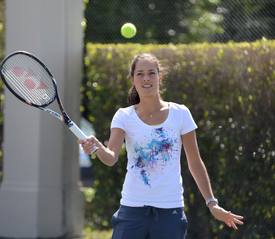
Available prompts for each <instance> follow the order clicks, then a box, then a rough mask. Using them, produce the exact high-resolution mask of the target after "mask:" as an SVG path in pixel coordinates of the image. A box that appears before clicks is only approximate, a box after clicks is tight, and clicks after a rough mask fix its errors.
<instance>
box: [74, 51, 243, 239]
mask: <svg viewBox="0 0 275 239" xmlns="http://www.w3.org/2000/svg"><path fill="white" fill-rule="evenodd" d="M163 73H165V72H164V70H163V68H162V67H161V65H160V63H159V61H158V60H157V59H156V57H154V56H153V55H151V54H148V53H144V54H140V55H138V56H135V58H134V60H133V61H132V64H131V67H130V79H131V82H132V88H131V90H130V92H129V95H128V100H129V103H130V105H131V106H130V107H127V108H122V109H119V110H118V111H117V112H116V114H115V116H114V118H113V120H112V124H111V135H110V140H109V143H108V147H105V146H103V145H102V144H101V143H100V142H99V141H98V140H97V139H96V138H95V137H93V136H91V137H89V138H87V139H86V140H79V141H78V143H79V144H82V146H83V149H84V151H85V152H86V153H90V152H92V151H93V149H94V147H95V146H97V147H98V150H97V151H96V154H97V156H98V158H99V159H100V160H101V161H102V162H103V163H104V164H106V165H109V166H112V165H114V164H115V163H116V162H117V160H118V156H119V152H120V150H121V147H122V144H123V142H124V139H125V143H126V150H127V157H128V162H127V174H126V177H125V181H124V184H123V189H122V198H121V201H120V203H121V206H120V208H119V210H118V211H117V212H116V213H115V214H114V215H113V218H112V224H113V226H114V231H113V236H112V238H113V239H129V238H131V239H135V238H136V239H146V238H150V239H154V238H155V239H161V238H163V239H171V238H173V239H182V238H185V235H186V230H187V219H186V216H185V214H184V211H183V207H184V201H183V188H182V178H181V172H180V153H181V147H182V145H183V147H184V150H185V154H186V157H187V161H188V168H189V170H190V172H191V174H192V176H193V177H194V179H195V181H196V183H197V185H198V188H199V190H200V191H201V193H202V195H203V197H204V199H205V201H206V204H207V206H208V207H209V209H210V212H211V213H212V214H213V215H214V216H215V217H216V218H217V219H218V220H221V221H223V222H225V223H226V224H227V226H229V227H233V228H234V229H237V227H236V224H240V225H242V224H243V222H241V221H240V220H241V219H243V217H242V216H238V215H235V214H232V213H231V212H228V211H226V210H224V209H223V208H221V207H220V206H219V205H218V201H217V199H215V198H214V195H213V192H212V189H211V185H210V180H209V177H208V174H207V170H206V168H205V166H204V163H203V161H202V159H201V157H200V154H199V150H198V145H197V140H196V135H195V129H196V128H197V126H196V124H195V122H194V120H193V118H192V115H191V113H190V111H189V110H188V109H187V108H186V107H185V106H184V105H179V104H176V103H173V102H165V101H163V100H162V99H161V97H160V93H159V86H160V84H161V81H162V74H163Z"/></svg>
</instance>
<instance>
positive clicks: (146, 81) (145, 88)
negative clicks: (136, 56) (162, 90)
mask: <svg viewBox="0 0 275 239" xmlns="http://www.w3.org/2000/svg"><path fill="white" fill-rule="evenodd" d="M131 81H132V83H133V85H135V87H136V90H137V92H138V94H139V96H140V97H142V96H152V95H155V94H159V83H160V81H161V75H159V73H158V69H157V67H156V64H155V63H154V62H153V61H151V60H149V59H144V60H140V61H138V62H137V63H136V68H135V71H134V77H131Z"/></svg>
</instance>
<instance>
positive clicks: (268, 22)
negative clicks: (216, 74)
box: [212, 0, 275, 42]
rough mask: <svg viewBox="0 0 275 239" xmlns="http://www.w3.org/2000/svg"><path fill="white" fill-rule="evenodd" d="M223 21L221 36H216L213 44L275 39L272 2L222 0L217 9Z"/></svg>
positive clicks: (273, 3)
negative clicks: (230, 41) (217, 42)
mask: <svg viewBox="0 0 275 239" xmlns="http://www.w3.org/2000/svg"><path fill="white" fill-rule="evenodd" d="M217 11H218V13H220V14H221V15H222V16H223V18H224V20H223V22H221V23H220V26H221V27H222V28H223V29H224V33H223V34H216V35H215V37H214V38H213V39H212V40H213V41H214V42H216V41H219V42H228V41H229V40H233V41H235V42H244V41H248V42H252V41H255V40H259V39H262V38H263V37H265V38H267V39H274V38H275V24H274V23H275V2H274V1H273V0H260V1H259V0H244V1H226V0H222V1H221V4H220V5H219V6H218V8H217Z"/></svg>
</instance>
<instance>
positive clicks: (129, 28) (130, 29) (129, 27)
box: [121, 22, 137, 38]
mask: <svg viewBox="0 0 275 239" xmlns="http://www.w3.org/2000/svg"><path fill="white" fill-rule="evenodd" d="M136 33H137V29H136V27H135V25H134V24H132V23H129V22H128V23H125V24H124V25H123V26H122V27H121V35H122V36H124V37H125V38H131V37H133V36H135V35H136Z"/></svg>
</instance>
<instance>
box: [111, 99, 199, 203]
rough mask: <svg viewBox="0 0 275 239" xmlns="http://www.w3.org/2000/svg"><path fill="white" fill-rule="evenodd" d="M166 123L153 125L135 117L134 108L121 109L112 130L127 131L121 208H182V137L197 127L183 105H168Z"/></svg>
mask: <svg viewBox="0 0 275 239" xmlns="http://www.w3.org/2000/svg"><path fill="white" fill-rule="evenodd" d="M169 106H170V109H169V114H168V117H167V119H166V121H165V122H164V123H162V124H161V125H157V126H151V125H148V124H146V123H144V122H143V121H142V120H141V119H140V118H139V117H138V115H137V114H136V112H135V109H134V106H130V107H127V108H121V109H119V110H118V111H117V112H116V114H115V115H114V117H113V120H112V123H111V128H120V129H122V130H124V131H125V144H126V150H127V158H128V162H127V173H126V176H125V181H124V184H123V189H122V199H121V201H120V203H121V205H125V206H130V207H143V206H153V207H158V208H176V207H183V206H184V202H183V187H182V177H181V167H180V154H181V147H182V141H181V135H183V134H186V133H189V132H190V131H192V130H195V129H196V128H197V125H196V123H195V122H194V120H193V118H192V115H191V113H190V111H189V110H188V108H187V107H186V106H184V105H179V104H175V103H169Z"/></svg>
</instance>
